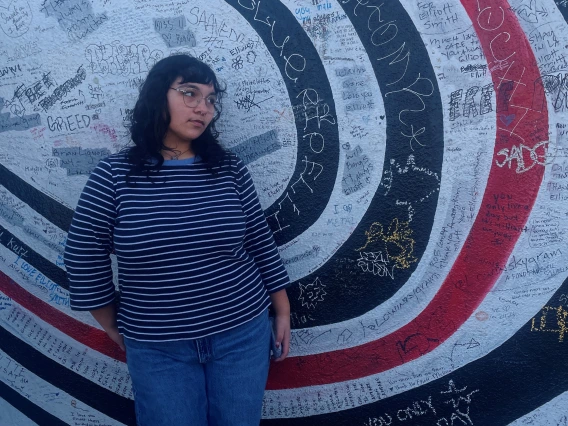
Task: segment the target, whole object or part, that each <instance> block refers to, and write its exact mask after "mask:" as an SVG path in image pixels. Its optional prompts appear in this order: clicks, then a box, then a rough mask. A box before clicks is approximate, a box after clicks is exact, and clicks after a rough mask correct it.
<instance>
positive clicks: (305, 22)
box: [0, 0, 568, 426]
mask: <svg viewBox="0 0 568 426" xmlns="http://www.w3.org/2000/svg"><path fill="white" fill-rule="evenodd" d="M567 20H568V3H567V2H566V0H555V1H553V0H540V1H538V2H537V1H534V0H511V1H509V3H507V2H506V1H504V0H462V1H461V2H460V1H457V0H440V1H433V2H432V1H423V0H420V1H418V0H404V1H402V0H382V1H379V0H329V1H327V0H208V1H206V2H204V1H197V0H120V1H119V0H0V27H1V29H2V32H1V33H0V57H1V58H2V59H1V65H0V141H1V143H0V243H1V244H0V424H1V425H2V426H4V425H12V424H17V425H28V424H30V425H33V424H38V425H64V424H68V425H74V426H87V425H89V426H90V425H98V426H102V425H121V424H126V425H132V424H134V417H133V416H134V411H133V400H132V392H131V387H130V379H129V376H128V374H127V369H126V365H125V363H124V361H125V358H124V354H123V353H121V352H120V351H119V350H118V348H116V347H115V346H113V345H112V344H111V343H110V340H109V339H107V338H106V336H105V334H104V332H103V331H102V330H101V329H100V327H99V326H98V325H97V324H96V323H95V322H94V320H93V319H92V318H91V317H90V315H89V314H88V313H77V312H72V311H71V310H70V309H69V294H68V291H67V286H68V285H67V280H66V276H65V271H64V266H63V262H62V254H63V248H64V245H65V239H66V235H67V234H66V230H67V229H68V227H69V224H70V220H71V217H72V213H73V208H74V207H75V205H76V203H77V200H78V197H79V194H80V191H81V189H82V187H83V186H84V184H85V182H86V180H87V178H88V174H89V172H90V171H91V170H92V169H93V168H94V167H95V165H96V164H97V162H98V161H99V159H101V158H104V157H106V156H108V155H109V154H111V153H115V152H117V151H118V150H120V149H121V148H122V147H124V146H125V145H126V144H127V143H128V134H127V131H126V129H125V123H126V120H127V119H128V116H129V111H130V110H131V109H132V107H133V105H134V102H135V99H136V97H137V88H138V86H139V84H140V82H141V81H143V79H144V77H145V75H146V74H147V72H148V70H149V69H150V68H151V67H152V65H153V64H154V63H155V62H156V61H157V60H159V59H160V58H163V57H165V56H167V55H170V54H173V53H175V52H187V53H190V54H192V55H194V56H197V57H199V58H201V59H202V60H204V61H205V62H207V63H209V64H210V65H211V66H212V67H213V68H214V69H215V71H216V72H217V73H218V75H219V76H220V78H221V79H223V80H224V81H225V82H226V84H227V97H226V98H225V102H224V116H223V119H222V121H221V123H220V128H221V130H222V132H223V133H222V136H221V140H222V143H223V145H224V146H225V147H227V148H229V149H231V150H233V151H234V152H236V153H237V154H238V155H239V156H240V157H241V158H242V159H243V160H244V161H245V162H246V163H247V165H248V167H249V169H250V172H251V174H252V176H253V179H254V181H255V184H256V187H257V190H258V193H259V196H260V199H261V203H262V205H263V207H264V209H265V212H266V216H267V218H268V221H269V224H270V226H271V227H272V229H273V231H274V233H275V237H276V240H277V243H278V246H279V248H280V253H281V255H282V258H283V261H284V263H285V265H286V267H287V269H288V271H289V274H290V276H291V278H292V280H293V282H294V284H293V287H292V288H291V289H290V292H289V295H290V299H291V307H292V323H293V328H294V329H293V333H292V349H291V355H290V357H289V358H288V359H287V360H286V361H285V362H283V363H280V364H278V365H275V366H274V367H273V369H272V371H271V374H270V377H269V382H268V389H267V391H266V396H265V400H264V406H263V418H264V419H265V420H263V422H265V424H267V425H359V426H379V425H438V426H449V425H483V426H485V425H508V424H512V425H566V424H568V408H567V406H568V369H567V368H566V367H567V365H568V364H567V362H566V354H567V353H568V352H567V351H568V329H567V326H566V323H567V320H568V280H566V277H567V276H568V246H567V242H568V233H567V232H568V24H567Z"/></svg>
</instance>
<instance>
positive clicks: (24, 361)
mask: <svg viewBox="0 0 568 426" xmlns="http://www.w3.org/2000/svg"><path fill="white" fill-rule="evenodd" d="M0 349H2V350H3V351H4V352H5V353H6V354H7V355H8V356H10V357H11V358H12V359H13V360H14V361H16V362H17V363H18V364H20V365H21V366H22V367H24V368H25V369H27V370H29V371H30V372H32V373H33V374H35V375H36V376H38V377H40V378H42V379H43V380H45V381H46V382H49V383H51V384H52V385H53V386H55V387H56V388H59V389H61V390H62V391H63V392H66V393H68V394H69V395H71V396H73V397H74V398H77V399H78V400H80V401H82V402H84V403H85V404H87V405H89V406H90V407H92V408H94V409H95V410H97V411H99V412H101V413H103V414H105V415H107V416H109V417H112V418H113V419H115V420H117V421H119V422H121V423H124V424H127V425H134V424H135V423H136V422H135V415H134V401H132V400H130V399H128V398H125V397H123V396H120V395H117V394H115V393H114V392H111V391H109V390H108V389H105V388H103V387H101V386H99V385H97V384H95V383H93V382H91V381H90V380H87V379H85V378H84V377H82V376H80V375H78V374H75V373H74V372H73V371H71V370H69V369H67V368H65V367H63V366H62V365H60V364H58V363H57V362H55V361H53V360H52V359H50V358H48V357H46V356H45V355H43V354H42V353H40V352H39V351H37V350H35V349H34V348H33V347H31V346H30V345H27V344H26V343H24V342H22V341H21V340H19V339H18V338H17V337H15V336H14V335H12V334H11V333H9V332H8V331H6V330H5V329H3V328H0ZM44 424H45V423H44Z"/></svg>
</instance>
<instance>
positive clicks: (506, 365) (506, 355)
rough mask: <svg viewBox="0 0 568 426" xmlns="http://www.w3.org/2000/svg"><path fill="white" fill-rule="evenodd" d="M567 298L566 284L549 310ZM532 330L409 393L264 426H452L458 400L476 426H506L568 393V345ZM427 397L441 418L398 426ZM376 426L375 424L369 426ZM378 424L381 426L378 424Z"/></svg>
mask: <svg viewBox="0 0 568 426" xmlns="http://www.w3.org/2000/svg"><path fill="white" fill-rule="evenodd" d="M535 285H536V284H535ZM565 294H568V279H566V280H565V281H564V283H563V284H562V286H561V287H560V288H559V289H558V291H557V292H556V293H555V294H554V296H553V297H552V298H551V299H550V300H549V301H548V303H547V304H546V305H547V306H552V307H558V306H562V305H565V302H564V301H563V300H561V297H565V296H564V295H565ZM565 309H566V307H565ZM548 315H550V317H551V321H550V322H548V321H547V326H548V327H551V325H553V323H554V321H553V318H554V317H555V315H556V314H555V313H554V311H549V314H548ZM540 316H541V313H540V312H538V313H537V314H536V315H535V317H536V318H537V320H536V321H537V323H538V322H539V321H540V319H539V318H540ZM531 325H532V322H531V321H528V322H527V323H526V324H525V325H524V326H523V327H521V328H520V329H519V330H518V331H517V332H516V333H515V334H514V335H513V336H512V337H511V338H510V339H509V340H507V341H506V342H505V343H503V344H502V345H501V346H499V347H498V348H497V349H495V350H493V351H492V352H490V353H489V354H487V355H486V356H484V357H482V358H480V359H478V360H476V361H473V362H471V363H469V364H467V365H466V366H464V367H462V368H459V369H457V370H455V371H453V372H452V373H450V374H448V375H447V376H445V377H442V378H440V379H437V380H435V381H433V382H430V383H428V384H426V385H423V386H420V387H416V388H414V389H412V390H410V391H407V392H404V393H401V394H398V395H395V396H392V397H390V398H387V399H384V400H382V401H378V402H375V403H372V404H368V405H363V406H361V407H358V408H354V409H350V410H345V411H340V412H336V413H329V414H323V415H319V416H312V417H306V418H295V419H278V420H264V421H263V422H262V423H261V424H263V425H267V426H268V425H270V426H277V425H282V426H284V425H286V426H287V425H290V424H293V425H294V426H304V425H305V426H311V425H314V424H333V425H364V424H369V423H368V422H369V418H377V419H378V418H379V417H380V416H383V419H384V421H385V423H383V424H390V423H387V420H388V417H386V415H385V413H388V415H390V417H391V418H392V424H393V425H398V424H405V425H407V426H422V425H426V424H428V425H435V424H441V425H445V424H452V422H451V421H450V418H451V413H452V412H454V413H455V410H453V406H452V405H453V404H451V403H449V404H447V403H445V402H444V401H447V400H450V399H452V398H454V400H455V401H457V402H459V403H460V405H459V407H458V409H459V410H460V411H461V412H464V413H465V412H466V411H467V409H468V407H469V415H470V417H471V420H472V421H473V424H475V425H496V426H504V425H508V424H509V423H511V422H513V421H514V420H516V419H518V418H520V417H522V416H524V415H526V414H528V413H530V412H531V411H534V410H536V409H537V408H538V407H540V406H542V405H543V404H546V403H547V402H549V401H551V400H552V399H554V398H556V397H557V396H558V395H560V394H562V393H564V392H565V391H567V390H568V369H567V368H566V365H567V363H566V341H564V342H560V341H559V336H560V333H553V332H550V331H532V330H531ZM564 339H566V337H564ZM458 344H459V345H464V346H456V348H455V350H454V351H456V354H455V355H451V356H455V357H456V358H459V355H458V353H459V351H464V350H468V345H469V346H471V348H470V350H475V343H474V341H471V340H469V338H468V339H465V340H464V341H461V342H458ZM447 362H448V365H450V363H451V362H452V359H451V358H448V359H447ZM400 377H402V376H400ZM414 380H415V381H416V380H419V378H418V377H417V378H414ZM449 380H453V382H454V384H455V386H456V388H457V389H462V388H463V387H464V386H467V389H466V390H465V391H464V392H462V393H459V394H454V395H451V396H450V394H442V393H441V392H442V391H448V389H449V387H448V384H449ZM411 381H412V380H411ZM384 386H385V385H384ZM385 387H387V386H385ZM477 389H478V390H479V391H478V392H476V393H474V394H472V395H471V403H470V404H468V403H467V402H465V401H463V400H460V399H459V397H460V396H461V397H463V398H466V396H467V394H468V393H470V392H472V391H474V390H477ZM429 396H431V397H432V404H433V405H434V406H435V409H436V411H437V415H434V414H433V413H432V412H431V410H430V412H429V413H427V414H424V415H418V416H413V417H412V418H406V417H407V416H406V415H405V413H404V412H402V414H401V417H404V418H405V420H404V421H403V422H400V421H399V420H400V419H399V420H397V418H396V416H397V412H398V410H404V409H406V408H408V407H410V408H412V407H413V403H414V401H418V402H419V401H427V400H428V397H429ZM420 407H421V408H422V409H424V411H428V410H427V409H426V407H427V405H426V404H420ZM410 412H412V411H410ZM441 417H445V418H446V419H447V420H448V423H445V422H444V421H443V420H440V418H441ZM459 418H462V419H464V417H463V416H462V417H460V416H459V415H458V419H459ZM458 419H455V422H454V423H453V424H460V425H461V424H466V423H462V422H460V421H459V420H458ZM438 420H440V422H439V423H437V422H438ZM373 424H374V423H372V422H371V425H373ZM376 424H377V425H378V424H381V423H380V421H377V422H376ZM467 424H470V423H469V422H467Z"/></svg>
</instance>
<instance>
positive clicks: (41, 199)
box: [0, 164, 73, 232]
mask: <svg viewBox="0 0 568 426" xmlns="http://www.w3.org/2000/svg"><path fill="white" fill-rule="evenodd" d="M0 184H2V185H3V186H4V187H5V188H6V189H7V190H8V191H10V192H11V193H12V194H14V195H15V196H16V197H18V198H19V199H20V200H22V201H23V202H24V203H26V204H27V205H28V206H30V207H31V208H32V209H34V210H35V211H36V212H38V213H39V214H40V215H42V216H43V217H45V218H46V219H47V220H49V221H50V222H51V223H53V224H54V225H55V226H57V227H59V228H60V229H61V230H63V231H65V232H67V230H68V229H69V226H71V219H72V218H73V210H72V209H70V208H68V207H65V206H64V205H62V204H61V203H59V202H57V201H56V200H54V199H53V198H51V197H50V196H49V195H46V194H44V193H43V192H41V191H40V190H39V189H37V188H35V187H34V186H33V185H30V184H29V183H27V182H26V181H25V180H23V179H22V178H21V177H19V176H17V175H16V174H15V173H14V172H12V171H10V170H9V169H8V168H6V167H5V166H4V165H2V164H0Z"/></svg>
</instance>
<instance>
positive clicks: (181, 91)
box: [170, 87, 219, 112]
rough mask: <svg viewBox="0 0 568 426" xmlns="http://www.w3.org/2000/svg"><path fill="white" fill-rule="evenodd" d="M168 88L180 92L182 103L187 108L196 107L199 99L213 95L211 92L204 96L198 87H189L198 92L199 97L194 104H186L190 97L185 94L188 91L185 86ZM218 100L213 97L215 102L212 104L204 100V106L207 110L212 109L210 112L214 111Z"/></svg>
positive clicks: (199, 101)
mask: <svg viewBox="0 0 568 426" xmlns="http://www.w3.org/2000/svg"><path fill="white" fill-rule="evenodd" d="M170 89H172V90H175V91H176V92H178V93H181V96H182V98H183V103H184V105H185V106H186V107H188V108H197V106H198V105H199V104H200V103H201V101H202V100H203V99H207V98H210V97H211V96H213V94H211V95H209V96H207V97H205V96H203V93H201V91H200V90H199V89H194V88H191V89H192V90H195V91H196V92H197V93H199V96H200V97H199V99H197V102H196V103H195V105H188V104H187V102H189V101H191V99H189V96H186V93H187V92H188V90H187V89H185V88H183V87H170ZM215 96H216V95H215ZM186 98H187V99H186ZM218 102H219V101H218V99H215V103H213V104H211V103H209V102H205V107H206V108H207V109H208V110H210V111H212V112H215V111H217V104H218Z"/></svg>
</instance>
